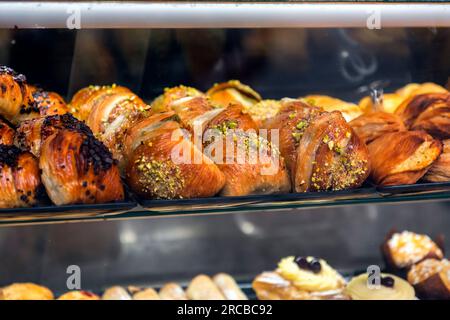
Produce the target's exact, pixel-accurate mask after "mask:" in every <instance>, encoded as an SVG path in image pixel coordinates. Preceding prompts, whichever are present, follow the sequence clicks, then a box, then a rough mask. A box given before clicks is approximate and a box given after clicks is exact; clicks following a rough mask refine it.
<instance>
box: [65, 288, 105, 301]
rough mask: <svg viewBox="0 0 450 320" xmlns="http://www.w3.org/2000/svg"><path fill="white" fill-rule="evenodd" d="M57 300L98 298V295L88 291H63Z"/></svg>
mask: <svg viewBox="0 0 450 320" xmlns="http://www.w3.org/2000/svg"><path fill="white" fill-rule="evenodd" d="M58 300H100V297H99V296H97V295H96V294H94V293H92V292H89V291H77V290H76V291H69V292H66V293H64V294H63V295H62V296H60V297H59V298H58Z"/></svg>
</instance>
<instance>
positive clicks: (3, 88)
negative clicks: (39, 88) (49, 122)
mask: <svg viewBox="0 0 450 320" xmlns="http://www.w3.org/2000/svg"><path fill="white" fill-rule="evenodd" d="M38 111H39V110H38V109H37V108H36V107H35V106H34V104H33V96H32V92H31V90H30V88H29V87H28V85H27V79H26V77H25V76H24V75H23V74H19V73H17V72H15V71H14V70H13V69H11V68H8V67H5V66H0V114H1V115H2V116H3V117H5V118H6V119H7V120H8V121H10V122H11V123H13V124H17V123H18V122H19V121H20V120H21V119H22V118H23V117H26V116H27V115H28V114H30V113H32V112H38Z"/></svg>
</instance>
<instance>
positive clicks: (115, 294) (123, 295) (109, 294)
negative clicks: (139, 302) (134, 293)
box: [102, 286, 132, 300]
mask: <svg viewBox="0 0 450 320" xmlns="http://www.w3.org/2000/svg"><path fill="white" fill-rule="evenodd" d="M102 300H132V298H131V295H130V294H129V293H128V291H127V290H126V289H125V288H123V287H120V286H114V287H111V288H108V289H106V290H105V292H104V293H103V295H102Z"/></svg>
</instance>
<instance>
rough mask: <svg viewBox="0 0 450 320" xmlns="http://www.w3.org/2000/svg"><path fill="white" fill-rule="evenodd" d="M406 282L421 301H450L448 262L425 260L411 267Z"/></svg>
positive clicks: (449, 268) (449, 265)
mask: <svg viewBox="0 0 450 320" xmlns="http://www.w3.org/2000/svg"><path fill="white" fill-rule="evenodd" d="M408 282H409V283H410V284H412V285H413V286H414V288H415V289H416V292H417V296H418V297H419V298H423V299H445V300H449V299H450V262H449V261H448V260H446V259H443V260H437V259H426V260H423V261H421V262H419V263H418V264H416V265H414V266H412V267H411V269H410V270H409V272H408Z"/></svg>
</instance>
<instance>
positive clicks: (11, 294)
mask: <svg viewBox="0 0 450 320" xmlns="http://www.w3.org/2000/svg"><path fill="white" fill-rule="evenodd" d="M53 299H54V296H53V293H52V292H51V291H50V289H48V288H46V287H43V286H39V285H37V284H34V283H14V284H12V285H9V286H7V287H3V288H0V300H53Z"/></svg>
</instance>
